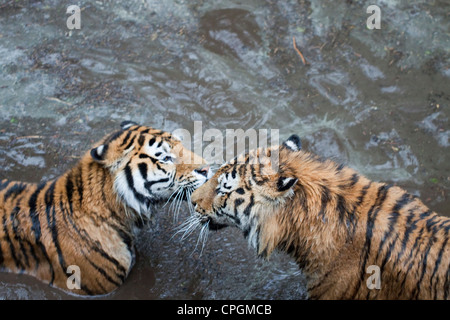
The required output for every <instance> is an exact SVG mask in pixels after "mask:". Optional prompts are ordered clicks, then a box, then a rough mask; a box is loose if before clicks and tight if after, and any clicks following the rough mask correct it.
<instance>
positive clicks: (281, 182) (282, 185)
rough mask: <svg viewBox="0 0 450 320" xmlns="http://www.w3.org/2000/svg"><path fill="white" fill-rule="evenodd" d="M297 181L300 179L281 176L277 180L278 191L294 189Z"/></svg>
mask: <svg viewBox="0 0 450 320" xmlns="http://www.w3.org/2000/svg"><path fill="white" fill-rule="evenodd" d="M297 181H298V179H297V178H293V177H279V178H278V181H277V190H278V192H285V191H288V190H290V189H292V188H293V187H294V186H295V184H296V183H297Z"/></svg>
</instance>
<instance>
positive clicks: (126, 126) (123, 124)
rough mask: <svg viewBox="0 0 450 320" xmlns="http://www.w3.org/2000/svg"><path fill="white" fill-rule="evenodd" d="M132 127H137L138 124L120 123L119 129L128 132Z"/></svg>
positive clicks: (132, 122)
mask: <svg viewBox="0 0 450 320" xmlns="http://www.w3.org/2000/svg"><path fill="white" fill-rule="evenodd" d="M132 126H138V124H137V123H136V122H134V121H122V122H121V123H120V128H122V130H128V129H130V128H131V127H132Z"/></svg>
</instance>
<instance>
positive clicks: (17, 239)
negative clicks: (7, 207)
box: [9, 206, 30, 268]
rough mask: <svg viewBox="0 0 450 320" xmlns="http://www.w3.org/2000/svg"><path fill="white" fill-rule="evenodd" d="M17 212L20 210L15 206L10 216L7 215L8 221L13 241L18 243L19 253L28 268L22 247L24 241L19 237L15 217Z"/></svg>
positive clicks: (25, 253)
mask: <svg viewBox="0 0 450 320" xmlns="http://www.w3.org/2000/svg"><path fill="white" fill-rule="evenodd" d="M19 212H20V208H19V207H18V206H16V207H15V208H14V209H13V210H12V211H11V214H10V215H9V220H10V223H11V226H12V230H13V233H14V239H15V240H16V242H17V243H19V247H20V251H21V252H22V256H23V257H24V259H25V266H26V267H27V268H28V267H29V266H30V262H29V260H28V254H27V252H26V250H25V247H24V241H23V240H22V239H21V238H20V236H19V219H18V217H17V215H18V214H19Z"/></svg>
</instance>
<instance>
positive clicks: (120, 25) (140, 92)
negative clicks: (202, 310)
mask: <svg viewBox="0 0 450 320" xmlns="http://www.w3.org/2000/svg"><path fill="white" fill-rule="evenodd" d="M369 4H371V3H370V1H346V2H339V1H331V0H320V1H303V0H302V1H290V0H282V1H265V2H264V3H262V2H261V1H245V2H244V3H243V2H242V1H233V0H227V1H221V2H220V3H212V2H209V1H195V2H194V1H183V0H178V1H175V0H171V1H170V0H169V1H154V0H146V1H133V0H128V1H120V2H110V1H95V2H90V1H89V2H88V1H85V2H83V1H82V2H80V6H81V7H82V12H81V15H82V27H81V30H72V31H69V30H67V28H66V25H65V19H66V17H67V15H66V14H65V9H66V8H65V7H64V5H62V4H60V3H59V1H56V0H51V1H45V2H40V1H20V2H11V3H9V4H7V5H2V4H0V70H1V72H0V110H1V113H0V166H1V167H2V170H1V172H0V178H5V177H6V178H10V179H18V180H26V181H34V182H37V181H39V180H41V179H49V178H53V177H55V176H58V175H59V174H61V173H62V172H64V170H66V169H67V168H68V167H70V166H71V165H73V164H74V162H75V161H76V160H77V159H78V157H79V156H80V155H81V154H82V153H83V152H85V151H86V150H87V149H88V148H89V146H90V145H91V144H92V143H93V142H94V141H96V140H97V139H99V138H100V137H102V136H103V135H104V134H105V133H106V132H109V131H112V130H115V129H116V128H117V125H118V123H119V122H120V121H121V120H123V119H133V120H135V121H138V122H141V123H143V124H147V125H153V126H155V127H158V128H163V129H165V130H175V129H178V128H185V129H188V130H190V131H191V132H193V122H194V121H198V120H201V121H202V122H203V130H206V129H208V128H217V129H219V130H221V131H222V132H224V131H225V129H227V128H229V129H236V128H243V129H248V128H255V129H264V128H267V129H280V134H281V136H282V138H285V137H287V136H289V135H290V134H292V133H297V134H299V135H301V136H302V137H303V140H304V142H305V143H304V145H305V148H306V149H308V150H311V151H313V152H315V153H317V154H319V155H322V156H325V157H330V158H333V159H336V160H338V161H342V162H345V163H347V164H348V165H349V166H351V167H353V168H355V169H357V170H359V171H361V172H362V173H364V174H365V175H367V176H368V177H370V178H372V179H374V180H383V181H387V182H391V183H396V184H398V185H401V186H403V187H404V188H406V189H407V190H409V191H410V192H411V193H414V194H416V195H419V196H420V197H421V198H422V199H423V200H424V202H425V203H426V204H427V205H429V206H430V207H431V208H432V209H434V210H436V211H437V212H440V213H442V214H446V215H449V214H450V213H449V211H448V207H449V204H450V200H449V198H448V191H449V188H450V177H449V176H448V172H449V171H450V170H449V169H450V165H449V163H450V161H449V160H450V159H449V152H448V148H449V132H450V129H449V125H448V117H449V101H450V89H449V88H450V86H449V77H450V62H449V61H450V59H449V57H450V35H449V33H448V30H449V28H450V19H448V15H446V13H447V12H449V9H450V5H449V4H448V2H447V1H434V2H430V3H427V2H423V1H418V0H413V1H394V0H388V1H384V2H383V4H382V5H380V7H381V12H382V24H381V30H368V29H367V28H366V26H365V21H366V19H367V14H366V8H367V6H368V5H369ZM293 37H295V39H296V43H297V47H298V48H299V49H300V50H301V51H302V53H303V55H304V56H305V59H306V61H307V65H303V63H302V62H301V61H300V59H299V56H298V55H297V53H296V52H295V51H294V50H293V47H292V38H293ZM184 214H185V215H186V213H184ZM185 217H186V216H183V217H181V218H180V219H183V218H185ZM180 221H181V220H180ZM180 221H178V222H175V223H174V222H173V218H172V216H171V215H170V213H169V212H167V211H166V210H165V209H161V212H159V213H158V215H157V219H156V224H155V225H154V226H152V227H151V228H150V229H149V230H145V231H144V232H142V234H141V236H140V238H139V244H138V259H137V264H136V266H135V268H134V269H133V271H132V272H131V274H130V278H129V279H128V281H127V282H126V284H125V285H124V286H123V287H122V288H120V289H119V290H118V291H117V292H116V293H114V294H112V295H111V296H110V298H143V299H145V298H147V299H149V298H150V299H152V298H168V299H170V298H187V299H214V298H215V299H225V298H230V299H247V298H249V299H251V298H267V299H277V298H280V299H281V298H284V299H301V298H304V297H305V293H304V292H305V291H304V279H303V278H302V276H301V273H300V272H299V271H298V268H297V266H296V265H295V264H294V263H293V262H292V261H291V260H290V259H289V258H288V257H286V256H284V255H278V254H277V255H275V256H274V257H273V258H272V259H271V260H270V261H261V260H258V259H256V257H255V254H254V253H253V252H252V250H250V249H249V248H248V246H247V244H246V242H245V240H244V239H243V237H242V235H241V234H240V233H239V232H238V230H226V231H223V230H222V231H219V232H217V233H213V234H210V237H209V241H208V244H207V246H206V248H205V249H204V250H203V253H202V256H199V252H198V251H195V250H194V248H195V243H196V239H195V237H192V238H191V239H188V240H187V241H185V242H183V243H180V242H179V241H178V240H177V238H176V237H175V238H173V239H171V237H172V235H173V233H174V230H173V228H174V227H175V226H176V225H177V223H179V222H180ZM0 282H1V285H0V287H1V289H0V297H2V298H19V299H25V298H27V299H28V298H49V299H54V298H71V297H69V296H67V295H66V294H64V293H61V292H59V291H57V290H53V289H49V288H48V287H47V286H45V285H42V284H40V283H39V282H37V281H35V280H34V279H29V277H26V276H17V275H5V274H0Z"/></svg>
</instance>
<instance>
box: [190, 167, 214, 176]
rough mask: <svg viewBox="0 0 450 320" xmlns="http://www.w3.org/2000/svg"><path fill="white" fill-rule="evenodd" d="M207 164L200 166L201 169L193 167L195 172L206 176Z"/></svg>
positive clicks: (207, 172) (207, 171)
mask: <svg viewBox="0 0 450 320" xmlns="http://www.w3.org/2000/svg"><path fill="white" fill-rule="evenodd" d="M209 170H210V168H209V166H207V167H204V168H201V169H195V170H194V171H195V172H197V173H198V174H201V175H202V176H204V177H205V178H208V174H209Z"/></svg>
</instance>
